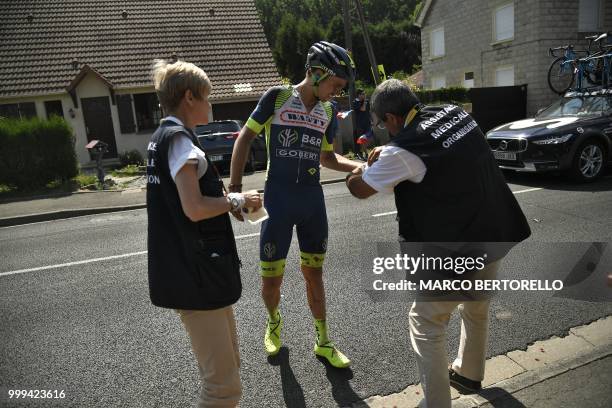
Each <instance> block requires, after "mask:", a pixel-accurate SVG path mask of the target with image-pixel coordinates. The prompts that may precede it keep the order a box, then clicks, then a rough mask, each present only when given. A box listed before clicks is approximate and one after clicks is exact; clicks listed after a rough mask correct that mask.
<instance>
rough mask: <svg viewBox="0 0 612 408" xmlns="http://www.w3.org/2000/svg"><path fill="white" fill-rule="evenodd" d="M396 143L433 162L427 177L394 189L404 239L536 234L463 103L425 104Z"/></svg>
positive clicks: (504, 238) (515, 238)
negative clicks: (429, 105) (460, 104)
mask: <svg viewBox="0 0 612 408" xmlns="http://www.w3.org/2000/svg"><path fill="white" fill-rule="evenodd" d="M390 145H394V146H397V147H401V148H403V149H406V150H408V151H410V152H412V153H414V154H416V155H417V156H419V157H420V158H421V159H422V160H423V162H424V163H425V166H426V167H427V173H426V174H425V177H424V178H423V181H422V182H420V183H414V182H411V181H404V182H401V183H399V184H398V185H397V186H396V187H395V189H394V193H395V205H396V206H397V214H398V217H397V218H398V222H399V234H400V240H404V241H408V242H482V243H484V242H520V241H522V240H524V239H526V238H527V237H529V235H530V234H531V230H530V228H529V224H528V223H527V220H526V219H525V216H524V214H523V212H522V210H521V208H520V206H519V204H518V202H517V201H516V199H515V198H514V195H513V194H512V192H511V191H510V188H509V187H508V185H507V184H506V182H505V180H504V177H503V174H502V173H501V171H500V170H499V168H498V167H497V163H496V162H495V159H494V157H493V155H492V153H491V150H490V148H489V145H488V144H487V141H486V138H485V136H484V134H483V133H482V131H481V130H480V128H479V127H478V125H477V124H476V122H475V121H474V119H473V118H472V117H471V116H470V115H469V114H467V113H466V112H465V111H463V110H462V109H461V108H459V107H457V106H453V105H446V106H443V107H424V108H423V109H421V110H420V111H419V112H418V113H417V115H416V116H415V118H414V119H413V120H412V121H411V122H410V123H409V124H408V125H407V126H406V127H405V128H404V129H403V130H402V131H401V132H400V133H399V134H398V135H397V136H396V137H394V138H393V139H392V141H391V142H390ZM508 249H509V248H508ZM503 255H504V254H500V256H498V257H497V258H499V257H501V256H503ZM491 260H493V259H491Z"/></svg>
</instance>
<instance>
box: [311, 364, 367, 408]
mask: <svg viewBox="0 0 612 408" xmlns="http://www.w3.org/2000/svg"><path fill="white" fill-rule="evenodd" d="M317 359H318V360H319V361H320V362H321V363H322V364H324V365H325V375H326V376H327V379H328V380H329V383H330V384H331V386H332V396H333V397H334V400H335V401H336V402H337V403H338V406H341V407H344V406H347V405H350V404H351V403H353V402H357V401H361V400H362V398H361V397H360V396H359V395H357V393H356V392H355V391H354V390H353V388H352V387H351V384H350V383H349V381H350V380H352V379H353V370H351V369H350V368H335V367H333V366H331V365H330V364H329V363H328V362H327V361H326V360H325V359H324V358H322V357H317Z"/></svg>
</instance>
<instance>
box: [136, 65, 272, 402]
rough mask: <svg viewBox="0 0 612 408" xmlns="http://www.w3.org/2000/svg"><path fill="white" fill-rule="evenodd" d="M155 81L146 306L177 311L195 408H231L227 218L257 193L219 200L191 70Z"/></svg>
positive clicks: (235, 271)
mask: <svg viewBox="0 0 612 408" xmlns="http://www.w3.org/2000/svg"><path fill="white" fill-rule="evenodd" d="M152 74H153V82H154V84H155V90H156V92H157V95H158V98H159V101H160V103H161V106H162V108H163V110H164V112H165V113H166V114H167V116H166V117H164V118H163V119H162V120H161V124H160V126H159V128H158V129H157V130H156V131H155V133H154V134H153V135H152V136H151V141H150V143H149V146H148V163H147V213H148V221H149V225H148V254H149V262H148V264H149V265H148V273H149V290H150V296H151V301H152V302H153V304H154V305H156V306H159V307H165V308H171V309H175V310H176V311H177V312H178V314H179V315H180V318H181V320H182V322H183V325H184V327H185V330H186V331H187V334H188V335H189V337H190V340H191V346H192V349H193V353H194V355H195V357H196V359H197V362H198V366H199V370H200V375H201V379H202V392H201V395H200V400H199V404H198V406H199V407H201V408H204V407H235V406H236V405H237V404H238V401H239V400H240V396H241V383H240V376H239V366H240V356H239V352H238V341H237V336H236V323H235V320H234V312H233V309H232V305H233V304H234V303H235V302H236V301H237V300H238V299H239V298H240V295H241V291H242V285H241V281H240V270H239V268H240V260H239V259H238V253H237V250H236V242H235V240H234V233H233V231H232V226H231V222H230V219H229V216H228V212H230V211H238V210H241V209H242V208H253V209H257V208H259V207H261V198H260V196H259V194H257V193H245V194H241V193H230V194H227V195H225V194H224V188H223V183H222V181H221V179H220V178H219V174H218V173H217V172H216V169H215V168H214V166H213V164H212V163H211V162H210V160H209V159H208V158H207V157H206V154H205V152H203V151H202V149H201V146H200V144H199V143H198V140H197V138H196V136H195V134H194V132H193V128H194V127H195V126H196V125H199V124H206V123H207V122H208V113H209V110H210V109H211V106H210V102H209V101H208V97H209V95H210V92H211V88H212V87H211V83H210V80H209V79H208V77H207V75H206V74H205V73H204V71H202V70H201V69H200V68H198V67H197V66H195V65H193V64H191V63H188V62H184V61H176V62H168V61H162V60H158V61H155V63H154V66H153V72H152Z"/></svg>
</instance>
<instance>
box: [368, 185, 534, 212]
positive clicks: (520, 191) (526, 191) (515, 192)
mask: <svg viewBox="0 0 612 408" xmlns="http://www.w3.org/2000/svg"><path fill="white" fill-rule="evenodd" d="M542 189H543V187H536V188H527V189H525V190H518V191H513V192H512V194H522V193H529V192H531V191H538V190H542ZM393 214H397V211H389V212H384V213H379V214H374V215H372V217H383V216H385V215H393Z"/></svg>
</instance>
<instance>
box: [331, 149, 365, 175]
mask: <svg viewBox="0 0 612 408" xmlns="http://www.w3.org/2000/svg"><path fill="white" fill-rule="evenodd" d="M362 164H363V163H362V162H357V161H353V160H349V159H347V158H346V157H344V156H341V155H339V154H337V153H334V152H333V151H330V150H324V151H322V152H321V165H322V166H323V167H327V168H328V169H332V170H337V171H345V172H350V171H353V170H355V169H357V168H359V167H361V165H362Z"/></svg>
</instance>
